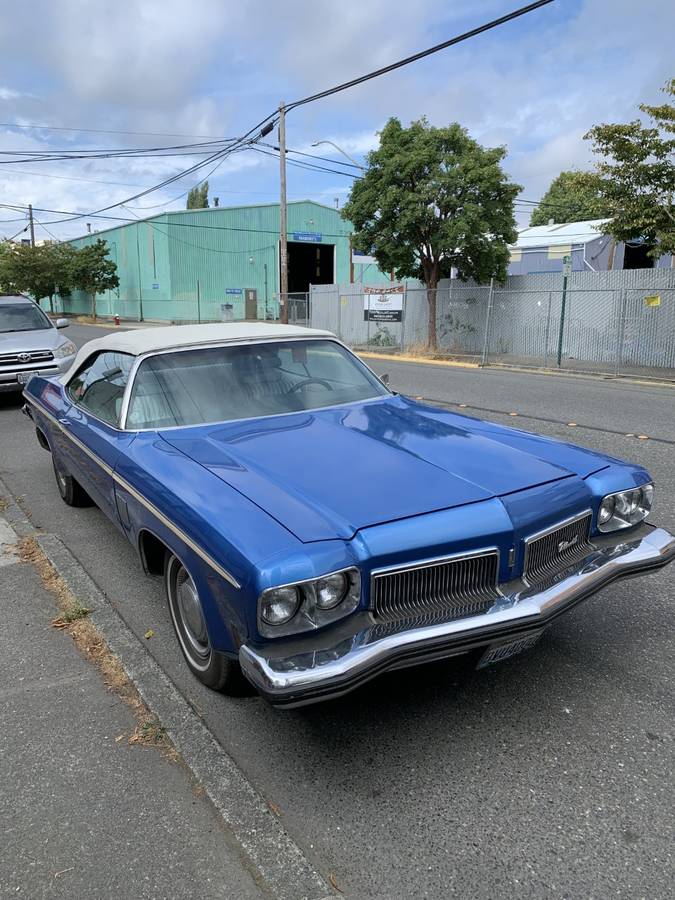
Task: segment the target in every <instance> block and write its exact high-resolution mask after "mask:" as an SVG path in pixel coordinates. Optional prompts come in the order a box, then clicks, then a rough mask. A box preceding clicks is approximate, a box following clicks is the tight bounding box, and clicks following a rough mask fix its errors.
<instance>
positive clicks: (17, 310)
mask: <svg viewBox="0 0 675 900" xmlns="http://www.w3.org/2000/svg"><path fill="white" fill-rule="evenodd" d="M51 327H52V323H51V322H50V321H49V319H48V318H47V316H46V315H45V314H44V313H43V312H42V310H41V309H40V308H39V307H38V306H35V305H34V304H32V303H0V332H2V331H38V330H39V329H43V328H51Z"/></svg>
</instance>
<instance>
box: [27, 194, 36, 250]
mask: <svg viewBox="0 0 675 900" xmlns="http://www.w3.org/2000/svg"><path fill="white" fill-rule="evenodd" d="M28 221H29V222H30V245H31V247H34V246H35V225H34V224H33V204H32V203H29V204H28Z"/></svg>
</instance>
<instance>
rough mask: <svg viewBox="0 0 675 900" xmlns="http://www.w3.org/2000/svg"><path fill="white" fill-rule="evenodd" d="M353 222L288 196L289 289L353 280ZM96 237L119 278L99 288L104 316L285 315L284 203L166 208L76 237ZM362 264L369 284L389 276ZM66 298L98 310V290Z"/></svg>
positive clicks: (64, 302)
mask: <svg viewBox="0 0 675 900" xmlns="http://www.w3.org/2000/svg"><path fill="white" fill-rule="evenodd" d="M351 230H352V228H351V225H350V223H349V222H346V221H345V220H344V219H343V218H342V217H341V215H340V213H339V211H338V210H337V209H334V208H333V207H329V206H324V205H322V204H321V203H316V202H314V201H312V200H300V201H296V202H291V203H289V204H288V263H289V265H288V270H289V284H288V289H289V293H290V294H303V293H305V292H307V291H308V290H309V286H310V285H311V284H332V283H338V284H340V283H341V284H344V283H345V282H349V281H352V280H354V266H353V265H352V260H351V248H350V237H349V235H350V232H351ZM98 238H102V239H104V240H105V241H106V242H107V244H108V251H109V254H110V257H111V258H112V259H113V260H114V261H115V262H116V264H117V275H118V277H119V280H120V284H119V287H118V288H117V289H115V290H113V291H107V292H106V293H104V294H98V295H97V296H96V310H97V314H98V315H103V316H113V315H119V316H120V317H122V318H130V319H141V320H145V319H161V320H168V321H201V320H204V321H214V320H221V319H230V318H232V319H244V318H248V319H251V318H259V319H265V318H269V319H274V318H276V317H277V315H278V294H279V204H278V203H271V204H264V205H260V206H229V207H226V206H222V207H211V208H209V209H191V210H178V211H176V212H164V213H160V214H159V215H156V216H151V217H150V218H147V219H143V220H139V221H138V222H131V223H129V224H128V225H121V226H118V227H115V228H109V229H105V230H102V231H97V232H95V233H93V234H87V235H85V236H83V237H80V238H75V239H73V240H72V241H71V243H72V244H73V245H74V246H76V247H83V246H86V245H87V244H90V243H93V242H94V241H95V240H97V239H98ZM356 269H357V273H356V279H357V280H358V281H362V282H363V283H364V284H379V283H382V282H385V281H387V280H388V278H387V276H385V275H383V274H382V273H381V272H379V271H378V269H377V268H376V266H374V265H370V266H365V267H361V266H357V267H356ZM60 303H61V308H62V310H63V311H64V312H72V313H85V314H86V313H89V312H91V309H92V300H91V297H89V296H86V295H84V294H80V293H73V294H72V295H70V296H64V297H62V298H61V299H60ZM291 308H292V304H291Z"/></svg>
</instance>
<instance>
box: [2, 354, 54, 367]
mask: <svg viewBox="0 0 675 900" xmlns="http://www.w3.org/2000/svg"><path fill="white" fill-rule="evenodd" d="M22 357H28V358H27V359H24V358H22ZM53 359H54V354H53V353H52V351H51V350H27V351H26V352H25V353H22V352H19V351H17V352H16V353H0V366H30V365H31V364H32V363H45V362H51V361H52V360H53Z"/></svg>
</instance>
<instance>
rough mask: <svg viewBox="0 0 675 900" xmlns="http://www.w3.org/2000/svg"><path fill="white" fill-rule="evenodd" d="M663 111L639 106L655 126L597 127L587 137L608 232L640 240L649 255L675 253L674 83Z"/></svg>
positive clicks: (666, 89) (667, 90)
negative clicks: (607, 211) (607, 214)
mask: <svg viewBox="0 0 675 900" xmlns="http://www.w3.org/2000/svg"><path fill="white" fill-rule="evenodd" d="M663 91H664V93H665V94H666V95H667V97H668V98H669V99H667V100H666V102H665V103H663V104H661V105H660V106H649V105H647V104H645V103H642V104H640V109H641V111H642V112H643V113H645V115H646V116H647V117H648V119H649V120H651V124H649V125H646V124H644V123H643V122H641V121H639V120H635V121H633V122H629V123H628V124H626V125H596V126H595V128H591V130H590V131H589V132H588V134H587V135H586V138H587V139H588V140H591V141H592V142H593V151H594V152H595V153H597V154H598V155H599V156H600V157H602V159H601V160H600V161H599V162H598V164H597V174H598V176H599V179H600V183H601V193H602V196H603V198H604V199H605V200H606V201H607V203H608V205H609V209H610V211H611V221H610V224H609V226H608V228H607V230H608V231H609V233H610V234H611V235H612V236H613V237H614V238H615V239H616V240H617V241H629V240H632V239H635V238H639V237H642V238H644V239H645V240H646V241H647V242H648V243H649V244H650V245H651V248H650V250H649V255H650V256H652V257H654V258H655V259H658V258H659V257H660V256H663V255H665V254H666V253H675V105H674V104H673V100H672V99H671V98H674V97H675V78H673V79H671V80H670V81H669V82H668V83H667V84H666V85H665V87H664V88H663Z"/></svg>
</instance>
